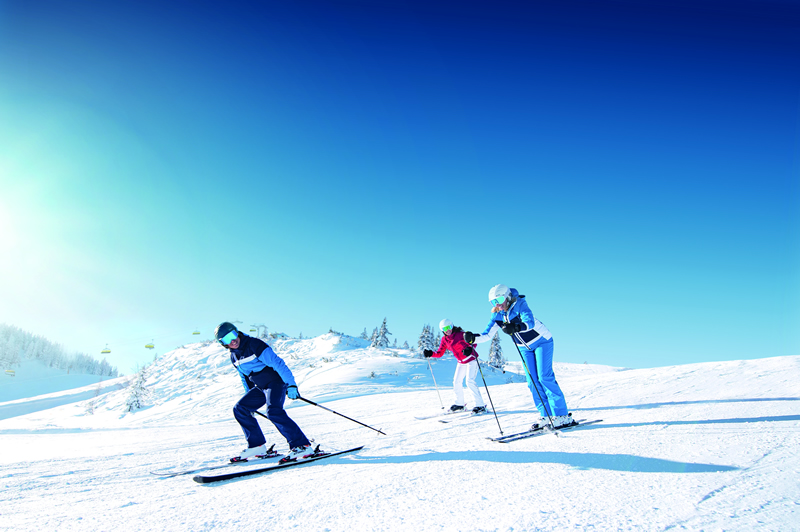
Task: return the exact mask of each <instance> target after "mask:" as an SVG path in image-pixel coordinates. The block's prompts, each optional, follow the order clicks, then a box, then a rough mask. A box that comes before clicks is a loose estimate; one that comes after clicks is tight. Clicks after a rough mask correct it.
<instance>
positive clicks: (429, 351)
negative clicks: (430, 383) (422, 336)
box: [422, 349, 433, 358]
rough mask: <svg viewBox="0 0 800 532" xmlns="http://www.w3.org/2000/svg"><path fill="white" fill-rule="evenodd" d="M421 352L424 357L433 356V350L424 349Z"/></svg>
mask: <svg viewBox="0 0 800 532" xmlns="http://www.w3.org/2000/svg"><path fill="white" fill-rule="evenodd" d="M422 354H423V355H425V358H431V357H432V356H433V351H431V350H430V349H426V350H424V351H423V352H422Z"/></svg>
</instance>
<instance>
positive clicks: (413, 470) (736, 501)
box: [0, 334, 800, 531]
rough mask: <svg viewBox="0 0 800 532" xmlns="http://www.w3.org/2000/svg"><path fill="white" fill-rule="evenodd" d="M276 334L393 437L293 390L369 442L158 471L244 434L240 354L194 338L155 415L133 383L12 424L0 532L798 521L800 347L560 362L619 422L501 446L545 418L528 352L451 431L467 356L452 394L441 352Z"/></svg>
mask: <svg viewBox="0 0 800 532" xmlns="http://www.w3.org/2000/svg"><path fill="white" fill-rule="evenodd" d="M272 345H273V347H274V348H275V349H276V351H277V352H278V353H279V354H280V355H281V356H282V357H283V358H284V359H285V360H286V362H287V363H288V364H289V366H290V367H291V368H292V371H293V372H294V373H295V376H296V377H297V380H298V383H299V386H300V391H301V393H302V395H303V396H304V397H307V398H308V399H310V400H313V401H315V402H318V403H320V404H322V405H324V406H326V407H327V408H330V409H332V410H335V411H336V412H339V413H342V414H344V415H347V416H350V417H352V418H354V419H357V420H359V421H361V422H363V423H366V424H368V425H370V426H372V427H375V428H379V429H381V430H382V431H383V432H385V433H386V436H382V435H380V434H378V433H376V432H373V431H371V430H369V429H366V428H364V427H362V426H360V425H357V424H355V423H352V422H350V421H348V420H346V419H343V418H341V417H339V416H336V415H334V414H332V413H330V412H328V411H326V410H323V409H321V408H317V407H314V406H312V405H308V404H306V403H302V402H301V401H296V402H291V401H288V400H287V406H288V410H289V414H290V416H292V418H293V419H295V420H296V421H297V422H298V424H299V425H300V427H301V428H302V429H303V430H304V431H305V432H306V434H307V435H308V436H309V437H310V438H313V439H315V440H316V442H317V443H320V444H322V446H323V448H327V449H330V450H341V449H347V448H350V447H355V446H359V445H365V448H364V449H363V450H362V451H360V452H358V453H355V454H351V455H343V456H341V457H333V458H330V459H327V460H322V461H320V462H318V463H316V464H308V465H306V466H300V467H293V468H290V469H287V470H284V471H279V472H275V473H271V474H269V475H261V476H253V477H247V478H244V479H241V480H232V481H226V482H222V483H215V484H210V485H200V484H196V483H195V482H193V481H192V480H191V476H184V477H174V478H167V479H163V478H158V477H156V476H154V475H152V474H151V472H152V471H160V470H161V471H163V470H167V469H181V468H193V467H197V466H202V465H214V464H219V463H222V462H224V461H225V460H226V459H227V457H229V456H232V455H233V454H235V453H237V452H238V451H239V450H241V449H242V448H243V447H244V445H245V442H244V438H243V436H242V434H241V431H240V429H239V427H238V424H237V423H236V422H235V421H234V420H233V416H232V408H233V405H234V403H235V402H236V400H237V399H238V397H239V396H240V395H241V393H242V391H243V390H242V386H241V383H240V380H239V378H238V376H237V375H236V373H235V371H234V369H233V368H232V367H231V366H230V362H229V359H228V356H227V352H226V351H224V350H223V349H222V348H221V347H219V346H217V345H214V344H208V343H206V344H193V345H187V346H184V347H183V348H181V349H177V350H175V351H173V352H170V353H168V354H166V355H164V356H162V357H161V358H160V359H159V360H158V361H156V362H154V363H153V364H152V365H151V366H150V367H149V368H148V372H149V373H148V374H149V376H148V380H147V386H148V389H149V390H150V392H151V397H150V405H151V406H149V407H147V408H145V409H143V410H140V411H137V412H134V413H126V412H125V411H124V404H125V400H126V398H127V396H128V394H129V390H126V389H122V390H114V391H110V392H108V393H105V394H103V395H99V396H97V397H93V398H92V399H91V400H93V401H94V402H95V403H94V409H93V413H91V414H90V413H88V411H87V402H88V401H89V400H88V399H87V400H80V401H77V402H74V403H70V404H63V405H61V406H58V407H56V408H52V409H48V410H40V411H37V412H31V413H27V414H25V415H19V416H16V417H9V418H7V419H4V420H0V481H1V482H2V484H0V486H2V488H3V489H2V491H0V529H3V530H56V529H57V530H87V531H88V530H92V531H95V530H112V529H113V530H115V531H125V530H303V531H313V530H330V531H339V530H341V531H345V530H348V531H349V530H387V531H388V530H447V531H450V530H452V531H455V530H487V531H488V530H499V531H512V530H513V531H521V530H572V529H575V530H584V529H596V530H754V529H759V530H798V529H800V525H798V523H800V518H798V517H800V481H799V480H798V479H800V475H799V474H798V473H799V472H800V457H798V449H800V445H799V444H800V384H798V382H800V379H798V376H800V357H776V358H765V359H760V360H748V361H730V362H715V363H700V364H691V365H684V366H672V367H661V368H650V369H637V370H623V369H619V368H611V367H603V366H589V365H584V364H566V363H556V365H555V371H556V376H557V378H558V380H559V383H560V384H561V386H562V388H563V390H564V392H565V394H566V397H567V401H568V405H569V406H570V410H571V411H572V412H573V413H574V416H575V417H576V418H586V419H598V418H599V419H603V420H604V421H603V422H602V423H599V424H597V425H594V426H592V427H586V428H585V429H581V430H574V431H570V432H564V433H563V434H562V435H561V436H560V437H556V436H553V435H547V436H540V437H536V438H531V439H527V440H521V441H517V442H513V443H508V444H499V443H495V442H491V441H489V440H487V439H486V437H487V436H497V435H499V434H500V432H499V430H500V429H499V428H498V420H499V423H500V426H501V427H502V430H503V431H504V432H505V433H508V432H513V431H519V430H522V429H525V428H526V427H527V426H528V425H530V423H531V422H532V421H533V420H534V419H535V418H536V417H538V415H537V414H535V413H534V409H533V404H532V401H531V398H530V394H529V392H528V390H527V387H526V385H525V383H524V378H523V377H521V375H520V374H519V372H518V370H519V365H518V364H515V363H513V360H512V362H511V363H509V365H508V366H507V368H506V370H507V371H506V372H505V373H503V372H501V371H492V370H490V369H489V368H487V367H485V366H484V375H485V377H486V380H487V383H488V385H489V391H490V393H491V399H492V401H493V403H494V405H495V407H496V408H497V414H498V420H496V419H495V417H494V416H493V415H491V414H489V415H483V416H475V417H464V418H463V419H459V420H456V421H453V422H452V423H448V424H443V423H439V422H438V420H436V419H428V420H417V419H415V418H414V416H415V415H420V414H422V413H431V414H432V413H436V412H437V411H440V410H441V405H442V404H444V405H445V406H449V405H450V404H451V402H452V390H451V387H450V386H451V381H452V373H453V370H454V367H455V361H454V359H453V358H452V357H449V356H448V357H445V358H444V359H441V360H437V361H434V362H433V371H434V374H435V377H436V382H437V383H438V388H439V390H438V392H439V393H437V390H436V389H435V388H434V386H433V380H432V378H431V373H430V372H429V371H428V365H427V362H426V361H425V360H422V359H419V358H416V357H415V356H414V355H413V354H412V353H411V352H409V351H406V350H401V349H381V350H375V349H369V348H367V347H366V345H365V342H364V341H362V340H360V339H356V338H351V337H347V336H336V335H333V334H327V335H323V336H321V337H318V338H313V339H306V340H297V339H281V340H277V341H275V342H274V343H273V344H272ZM483 356H484V358H485V356H486V355H485V353H484V354H483ZM556 356H557V353H556ZM479 382H480V377H479ZM481 389H482V392H483V393H484V399H486V395H485V393H486V390H485V388H483V386H482V382H481ZM440 395H441V403H440V399H439V396H440ZM467 397H469V394H467ZM37 400H39V399H37V398H36V397H33V398H30V399H29V401H37ZM24 403H25V401H24V400H23V401H21V404H24ZM1 406H2V405H0V407H1ZM259 421H260V422H261V425H262V427H263V428H264V430H265V434H266V436H267V440H268V442H270V443H273V442H274V443H277V444H278V445H277V448H278V449H280V450H285V448H286V444H285V441H283V440H282V438H280V436H279V435H278V434H277V432H276V431H275V430H274V429H273V428H272V427H271V425H270V424H269V422H267V421H266V420H264V419H261V418H259Z"/></svg>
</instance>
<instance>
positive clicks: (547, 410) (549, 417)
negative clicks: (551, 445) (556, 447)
mask: <svg viewBox="0 0 800 532" xmlns="http://www.w3.org/2000/svg"><path fill="white" fill-rule="evenodd" d="M512 341H513V338H512ZM514 347H516V348H517V353H519V358H520V359H521V360H522V365H523V366H525V371H527V372H528V378H529V379H530V380H531V386H533V389H534V390H536V395H538V396H539V401H540V402H541V403H542V407H543V408H544V413H545V414H547V419H549V420H550V426H551V427H553V429H555V427H556V425H555V423H553V417H552V416H551V415H550V409H549V408H547V407H548V404H547V403H545V402H544V401H543V400H542V394H541V393H539V387H538V386H536V382H535V381H534V380H533V375H532V374H531V370H530V369H528V364H527V363H526V362H525V357H524V356H522V351H520V349H519V346H518V345H517V342H514ZM533 356H534V359H533V360H534V362H535V361H536V358H535V357H536V351H534V352H533ZM537 374H538V373H537Z"/></svg>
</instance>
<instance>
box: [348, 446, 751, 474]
mask: <svg viewBox="0 0 800 532" xmlns="http://www.w3.org/2000/svg"><path fill="white" fill-rule="evenodd" d="M350 460H352V461H353V462H355V463H375V464H402V463H414V462H444V461H453V460H463V461H473V462H497V463H508V464H515V463H544V464H564V465H568V466H571V467H573V468H576V469H587V470H588V469H605V470H608V471H627V472H634V473H721V472H726V471H738V470H739V468H738V467H733V466H727V465H718V464H696V463H691V462H675V461H672V460H662V459H660V458H647V457H644V456H635V455H629V454H599V453H561V452H519V451H454V452H449V453H428V454H422V455H416V456H393V457H383V458H378V457H375V458H368V457H364V456H358V455H357V456H353V457H351V458H350Z"/></svg>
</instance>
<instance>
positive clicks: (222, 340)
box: [219, 330, 239, 346]
mask: <svg viewBox="0 0 800 532" xmlns="http://www.w3.org/2000/svg"><path fill="white" fill-rule="evenodd" d="M238 337H239V331H235V330H234V331H231V332H229V333H228V334H226V335H225V336H223V337H222V338H220V339H219V343H221V344H222V345H224V346H228V345H229V344H230V343H231V342H233V341H234V340H236V338H238Z"/></svg>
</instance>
